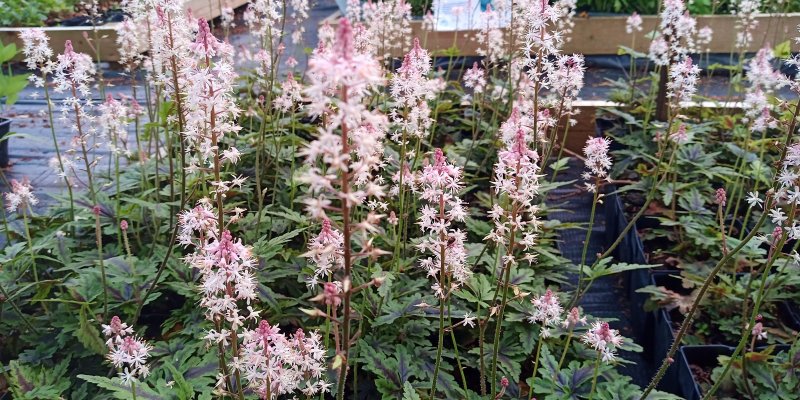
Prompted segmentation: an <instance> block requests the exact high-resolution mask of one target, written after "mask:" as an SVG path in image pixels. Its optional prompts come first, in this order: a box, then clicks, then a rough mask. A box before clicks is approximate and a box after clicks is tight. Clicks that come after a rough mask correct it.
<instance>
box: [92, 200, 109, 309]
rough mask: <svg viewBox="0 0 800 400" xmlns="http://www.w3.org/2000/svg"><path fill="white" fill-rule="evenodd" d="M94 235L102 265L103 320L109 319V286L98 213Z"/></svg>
mask: <svg viewBox="0 0 800 400" xmlns="http://www.w3.org/2000/svg"><path fill="white" fill-rule="evenodd" d="M95 207H97V206H95ZM94 234H95V240H96V243H97V261H98V262H99V263H100V278H101V279H102V282H103V318H104V319H108V284H107V283H106V266H105V264H104V263H103V232H102V230H101V227H100V213H98V212H95V213H94Z"/></svg>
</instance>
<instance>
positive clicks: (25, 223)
mask: <svg viewBox="0 0 800 400" xmlns="http://www.w3.org/2000/svg"><path fill="white" fill-rule="evenodd" d="M20 211H22V212H21V214H22V225H23V226H24V227H25V239H27V240H28V253H29V254H30V256H31V268H32V269H33V280H34V282H36V283H39V273H38V272H37V268H36V253H34V251H33V240H32V239H31V230H30V228H29V226H28V217H27V215H26V214H25V210H20Z"/></svg>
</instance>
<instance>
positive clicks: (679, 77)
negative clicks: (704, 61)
mask: <svg viewBox="0 0 800 400" xmlns="http://www.w3.org/2000/svg"><path fill="white" fill-rule="evenodd" d="M699 74H700V68H699V67H698V66H697V65H695V64H694V63H692V58H691V57H683V59H682V60H680V61H678V62H676V63H675V64H673V65H672V66H670V69H669V78H670V79H669V82H667V89H668V93H667V96H668V97H670V98H672V99H673V100H674V101H675V102H676V105H677V106H678V107H680V103H681V102H686V101H691V100H692V96H694V94H695V93H696V92H697V76H698V75H699Z"/></svg>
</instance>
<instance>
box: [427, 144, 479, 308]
mask: <svg viewBox="0 0 800 400" xmlns="http://www.w3.org/2000/svg"><path fill="white" fill-rule="evenodd" d="M417 181H418V185H419V197H420V199H422V200H423V201H424V204H423V205H422V208H421V209H420V217H419V221H418V222H417V223H418V224H419V226H420V228H421V230H422V232H423V233H424V234H425V236H424V237H423V238H422V239H421V240H420V242H419V243H418V244H417V246H416V247H417V249H418V250H419V251H420V252H422V253H431V254H433V257H427V258H424V259H422V260H421V261H420V267H421V268H422V269H424V270H425V271H427V272H428V276H430V277H431V278H433V279H434V280H435V283H434V284H433V291H434V293H435V294H436V295H437V296H438V297H440V298H446V297H447V296H449V294H450V292H452V291H453V290H454V289H456V288H458V287H460V286H461V285H462V284H464V283H465V282H466V281H467V280H468V279H469V277H470V276H471V275H472V271H470V269H469V267H468V266H467V250H466V249H465V248H464V241H465V240H466V236H467V235H466V233H465V232H463V231H461V230H460V229H453V228H452V227H451V224H452V222H453V221H457V222H463V221H464V218H466V216H467V212H466V210H465V208H464V205H463V202H462V201H461V199H460V198H459V197H458V194H459V191H461V189H462V188H463V183H462V171H461V169H460V168H458V167H456V166H455V165H453V164H451V163H449V162H447V158H446V157H445V155H444V153H443V152H442V150H441V149H436V150H435V151H434V154H433V162H432V163H430V164H428V165H427V166H425V167H424V168H423V170H422V171H421V172H420V173H419V176H418V177H417ZM447 277H449V278H450V279H447ZM443 278H444V279H443ZM448 282H449V286H446V287H445V285H447V283H448Z"/></svg>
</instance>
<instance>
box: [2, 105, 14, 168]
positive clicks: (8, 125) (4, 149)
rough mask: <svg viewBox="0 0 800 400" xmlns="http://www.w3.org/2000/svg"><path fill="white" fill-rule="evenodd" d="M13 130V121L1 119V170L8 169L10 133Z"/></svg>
mask: <svg viewBox="0 0 800 400" xmlns="http://www.w3.org/2000/svg"><path fill="white" fill-rule="evenodd" d="M10 130H11V120H10V119H8V118H2V117H0V168H5V167H8V138H6V135H8V132H9V131H10Z"/></svg>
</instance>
